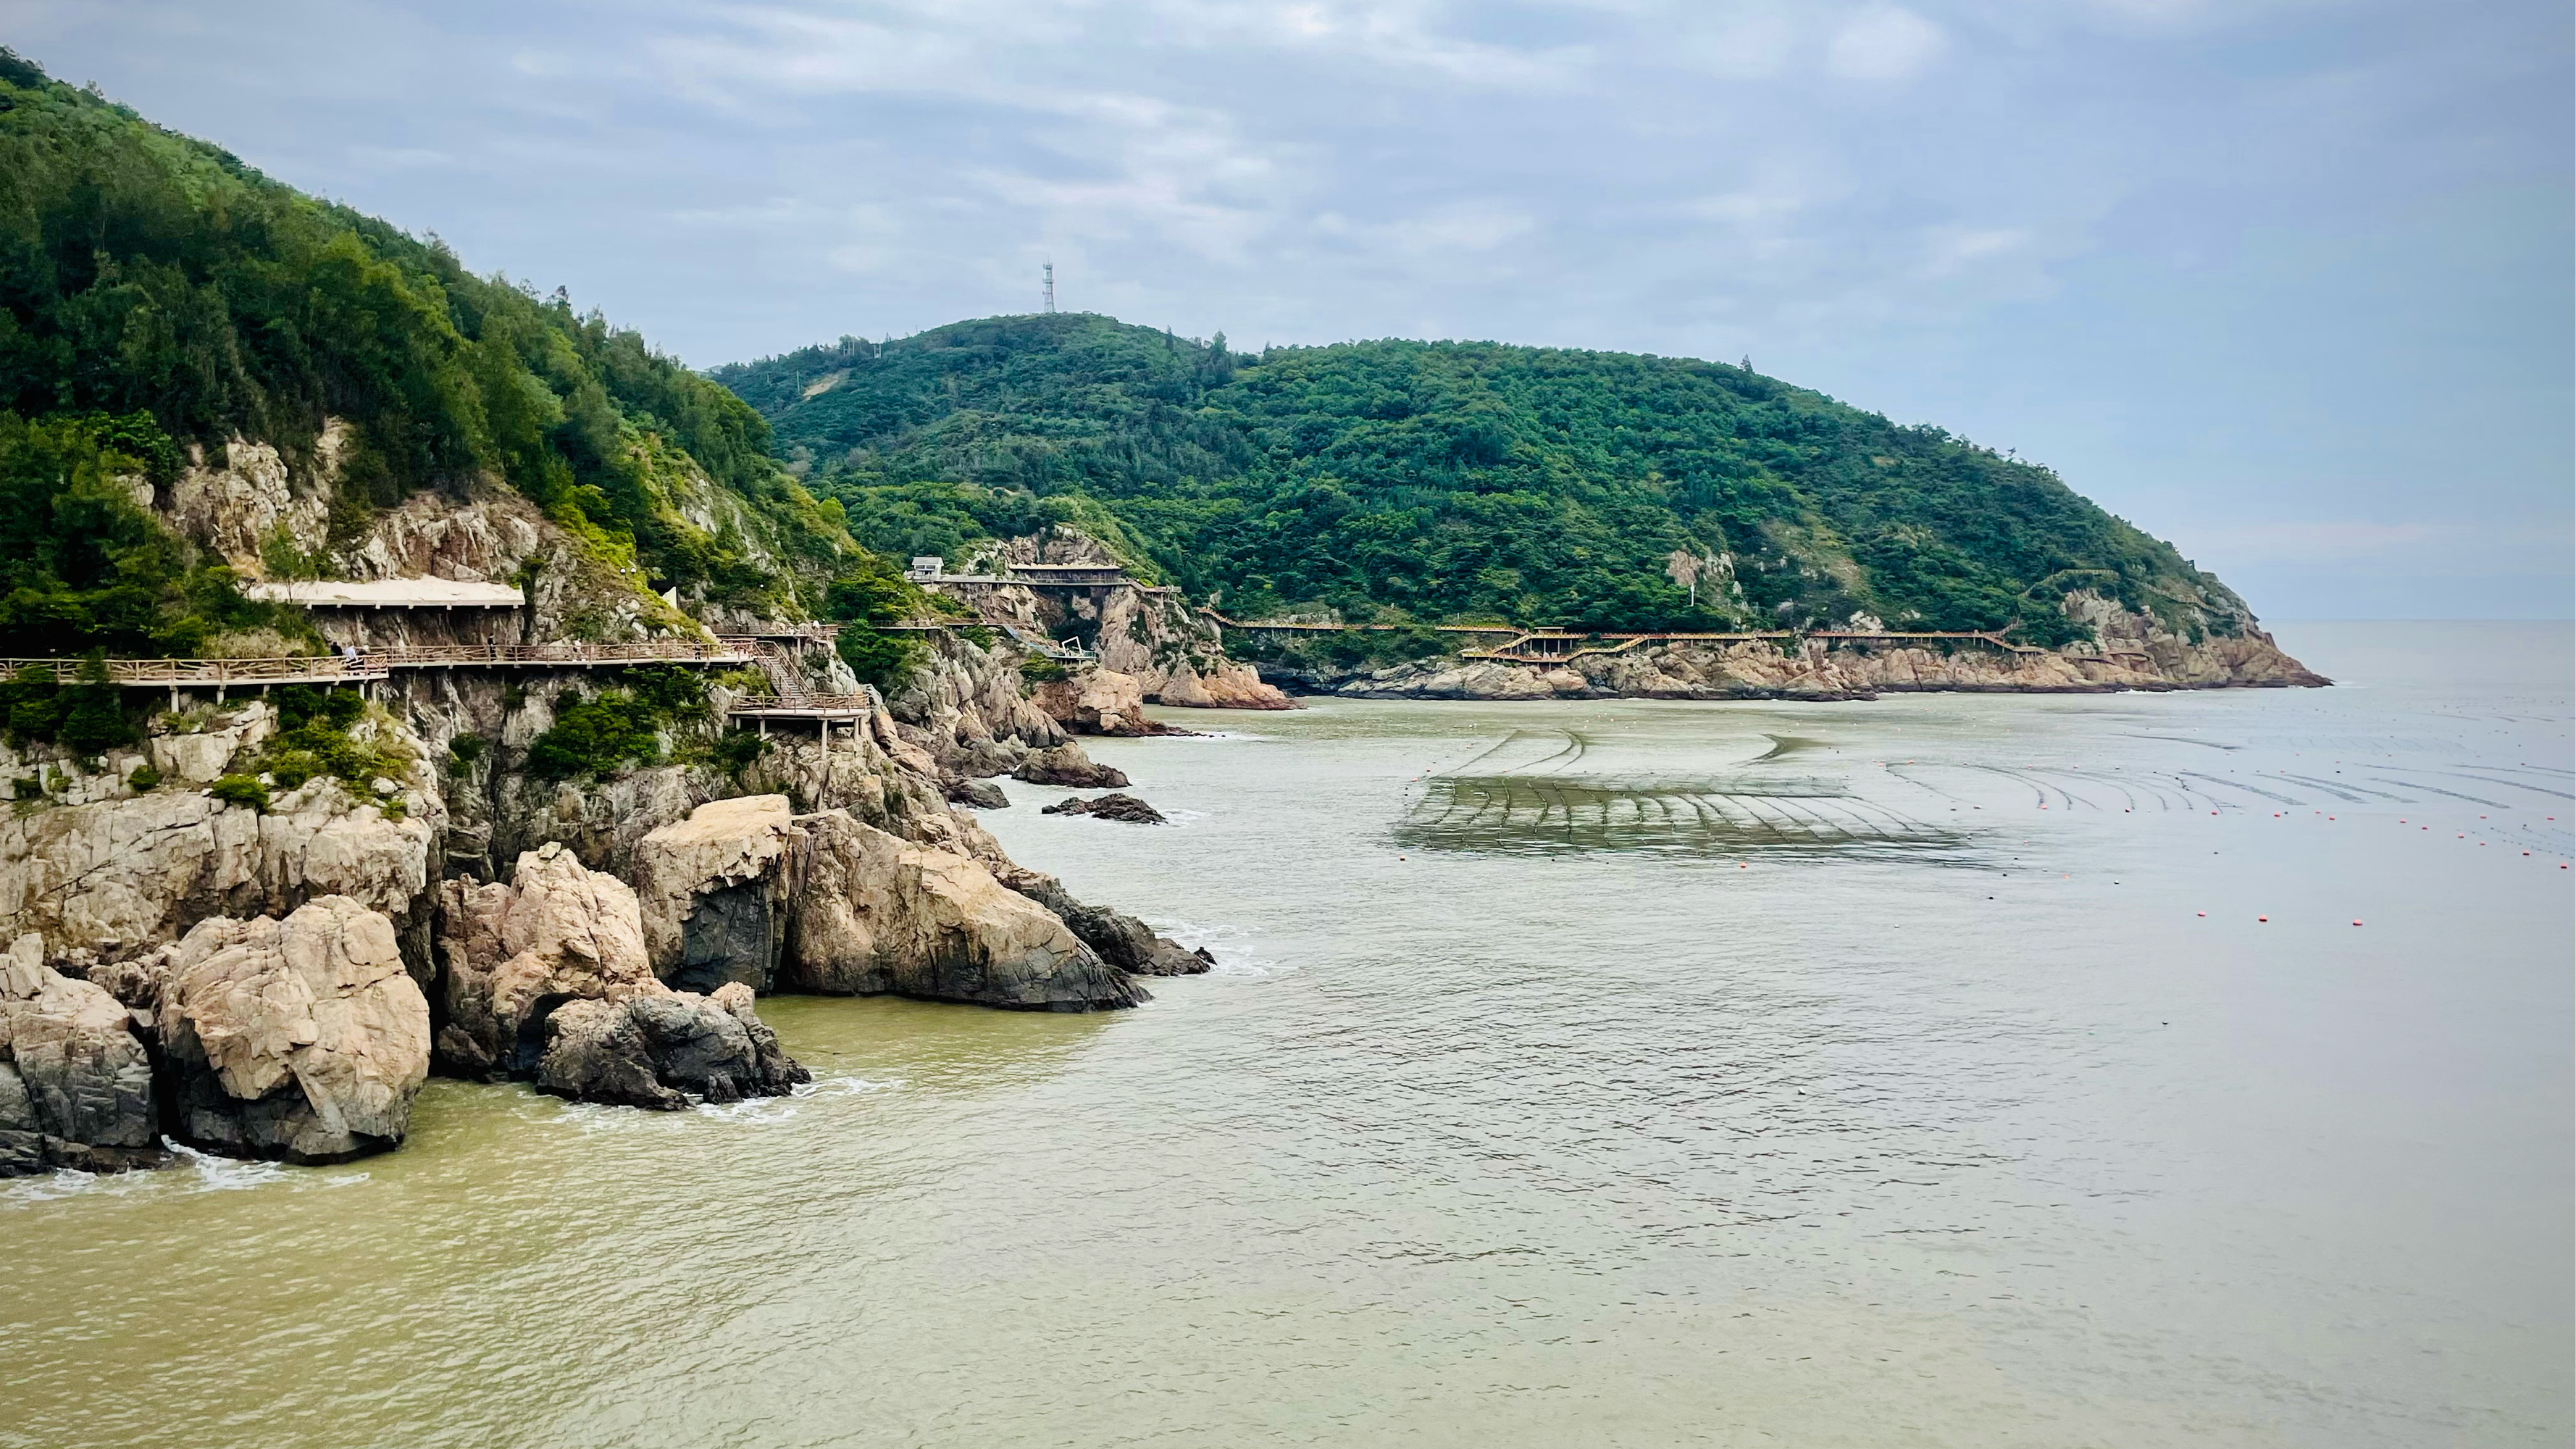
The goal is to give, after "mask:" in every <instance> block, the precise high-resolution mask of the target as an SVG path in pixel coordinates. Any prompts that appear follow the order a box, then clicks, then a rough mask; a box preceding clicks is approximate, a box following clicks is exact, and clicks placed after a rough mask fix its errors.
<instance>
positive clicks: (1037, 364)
mask: <svg viewBox="0 0 2576 1449" xmlns="http://www.w3.org/2000/svg"><path fill="white" fill-rule="evenodd" d="M712 375H713V376H714V377H715V378H716V379H717V380H719V381H721V382H723V383H725V384H726V385H727V386H729V387H731V388H732V389H734V391H736V392H737V393H739V394H740V395H741V396H742V397H743V398H744V399H745V400H747V401H749V402H750V403H751V404H752V405H753V406H754V407H756V408H758V409H759V410H760V412H761V413H762V414H763V415H764V416H766V417H767V418H768V419H769V420H770V424H771V427H772V429H773V431H774V433H775V436H776V439H777V446H778V447H779V449H780V450H781V456H782V458H783V459H785V460H786V461H787V462H788V464H789V467H790V468H791V470H792V471H794V472H796V473H798V474H800V475H801V476H802V477H803V478H804V479H805V481H806V483H807V485H808V486H809V487H810V488H812V489H813V490H814V492H816V493H817V494H819V495H822V496H824V497H828V498H834V499H837V500H839V501H840V502H841V503H842V504H843V505H844V506H845V508H846V509H847V511H848V515H849V519H850V524H851V528H852V531H853V532H854V533H856V534H857V535H858V536H859V538H860V539H861V540H862V541H863V542H865V543H867V544H869V545H870V546H872V547H874V548H877V549H880V550H884V551H888V552H892V553H897V554H906V553H940V554H951V555H953V554H955V553H957V552H958V551H959V550H960V549H961V548H962V547H963V546H964V545H965V544H966V543H967V542H968V541H969V540H971V539H973V538H976V537H979V536H984V535H991V534H1002V535H1007V534H1012V533H1017V532H1023V531H1026V530H1027V529H1029V528H1030V527H1033V526H1034V525H1036V524H1038V523H1041V522H1046V521H1072V522H1079V523H1081V524H1083V525H1084V526H1085V527H1087V528H1089V529H1090V530H1091V531H1093V532H1095V533H1100V534H1103V535H1105V536H1107V537H1108V538H1109V539H1110V540H1111V542H1112V543H1113V544H1114V545H1115V546H1117V547H1119V548H1121V549H1122V550H1123V551H1125V552H1126V553H1127V554H1128V555H1129V557H1130V561H1131V562H1132V563H1135V564H1137V565H1139V566H1141V567H1143V568H1144V569H1146V570H1147V571H1148V572H1154V573H1159V574H1160V575H1162V576H1164V577H1166V578H1168V579H1169V580H1170V581H1172V582H1175V583H1179V584H1181V585H1183V586H1184V587H1185V588H1187V589H1188V590H1190V592H1191V593H1192V594H1194V595H1199V596H1207V595H1216V594H1220V593H1221V594H1222V598H1223V601H1224V603H1225V604H1226V606H1227V609H1228V612H1232V613H1239V614H1263V613H1268V612H1270V611H1273V610H1280V609H1290V608H1295V607H1299V606H1326V607H1332V608H1336V609H1339V610H1341V611H1343V612H1344V613H1345V614H1348V615H1350V616H1353V617H1404V618H1413V619H1419V620H1426V621H1436V620H1453V619H1476V618H1486V619H1505V620H1510V621H1514V622H1548V623H1564V624H1575V625H1590V626H1594V627H1623V626H1624V627H1654V628H1664V627H1723V626H1727V625H1746V624H1759V625H1764V626H1771V627H1778V626H1782V625H1796V626H1809V625H1814V626H1822V625H1826V624H1841V623H1843V622H1845V621H1847V620H1848V619H1850V618H1851V616H1852V615H1853V614H1854V613H1856V612H1858V613H1866V614H1870V615H1873V616H1876V617H1877V618H1879V619H1881V620H1883V621H1884V622H1885V623H1886V624H1887V625H1888V626H1889V627H1891V628H1921V629H1999V628H2009V629H2011V630H2012V631H2013V633H2014V637H2016V638H2019V639H2024V640H2028V641H2030V642H2034V643H2041V644H2054V643H2058V642H2063V641H2064V640H2066V639H2068V638H2070V637H2073V635H2074V632H2075V626H2074V625H2072V624H2070V623H2069V622H2068V621H2067V619H2066V618H2065V616H2064V615H2063V614H2062V613H2061V612H2060V609H2059V602H2060V600H2061V599H2062V598H2063V597H2064V595H2065V594H2066V593H2067V592H2068V591H2070V590H2072V589H2076V588H2092V589H2094V590H2095V591H2097V592H2100V593H2102V594H2105V595H2108V596H2112V597H2116V598H2118V599H2119V600H2121V601H2122V602H2124V603H2126V604H2127V605H2129V606H2130V607H2132V608H2135V609H2138V610H2140V611H2142V612H2151V613H2155V614H2158V615H2159V616H2161V617H2163V618H2164V619H2165V621H2166V622H2167V623H2168V624H2169V625H2171V626H2173V627H2176V628H2179V629H2183V630H2188V631H2195V632H2196V631H2199V630H2203V629H2207V630H2214V631H2217V632H2221V633H2229V632H2234V631H2235V630H2237V629H2239V628H2241V627H2243V625H2244V624H2245V623H2246V622H2247V620H2248V617H2249V616H2247V615H2246V613H2245V610H2244V606H2243V604H2242V603H2241V602H2240V601H2239V600H2237V599H2236V597H2235V596H2234V595H2233V594H2232V593H2230V592H2229V591H2228V590H2227V589H2226V588H2225V587H2224V586H2223V585H2221V584H2219V583H2218V581H2217V580H2216V579H2214V578H2212V577H2210V576H2209V575H2206V574H2203V573H2201V572H2199V571H2198V570H2196V569H2194V568H2193V567H2192V566H2191V565H2190V564H2188V563H2187V562H2185V561H2184V560H2183V559H2182V557H2181V556H2180V555H2179V554H2177V553H2176V552H2175V551H2174V549H2173V548H2172V547H2171V546H2170V545H2167V544H2164V543H2161V542H2159V541H2157V540H2155V539H2153V538H2150V537H2148V536H2147V535H2146V534H2144V533H2141V532H2140V531H2138V530H2137V529H2135V528H2132V527H2130V526H2129V525H2128V524H2126V523H2124V522H2122V521H2120V520H2119V519H2116V518H2114V517H2112V516H2111V515H2109V514H2108V513H2105V512H2104V511H2103V510H2101V509H2100V508H2097V507H2095V506H2094V505H2093V504H2091V503H2089V502H2087V501H2086V500H2085V499H2083V498H2082V497H2080V496H2078V495H2077V494H2076V493H2075V492H2074V491H2073V490H2071V489H2069V488H2068V487H2067V486H2066V485H2065V484H2064V483H2063V482H2061V481H2060V480H2059V479H2058V478H2057V476H2056V475H2055V474H2054V473H2051V472H2050V471H2048V470H2047V469H2045V468H2042V467H2037V466H2034V465H2032V464H2028V463H2021V462H2015V461H2011V460H2008V459H2005V458H2003V457H2000V456H1998V455H1997V454H1995V453H1993V452H1991V451H1989V450H1986V449H1983V448H1978V447H1975V446H1972V445H1970V444H1968V443H1966V442H1964V441H1962V440H1960V439H1957V438H1953V437H1951V436H1950V435H1948V434H1947V433H1945V432H1943V431H1941V430H1940V429H1938V428H1929V427H1899V426H1897V425H1895V424H1893V423H1891V422H1889V421H1888V420H1887V419H1886V418H1884V417H1881V416H1879V415H1877V414H1874V413H1868V412H1864V411H1861V410H1860V409H1857V408H1853V407H1849V406H1846V405H1844V404H1841V403H1838V402H1835V401H1834V400H1833V399H1831V398H1828V397H1825V396H1823V395H1821V394H1818V393H1814V392H1809V391H1806V390H1804V389H1801V388H1797V387H1792V386H1790V385H1788V384H1786V383H1783V382H1780V381H1778V380H1776V379H1773V378H1769V377H1764V376H1762V375H1760V374H1758V373H1754V372H1751V371H1748V370H1746V369H1744V368H1741V367H1736V366H1731V365H1727V364H1723V363H1711V362H1701V361H1696V360H1692V359H1687V358H1665V357H1644V356H1634V355H1629V354H1622V353H1606V352H1582V351H1570V350H1560V349H1551V348H1529V347H1505V346H1498V345H1495V344H1490V343H1449V342H1442V343H1423V342H1405V341H1385V342H1361V343H1350V344H1343V345H1338V346H1331V347H1305V348H1272V349H1270V350H1268V351H1266V352H1264V353H1261V354H1259V355H1257V356H1256V355H1250V354H1238V353H1234V352H1230V351H1228V350H1227V348H1226V346H1225V340H1224V338H1223V336H1222V335H1220V336H1218V337H1217V338H1216V339H1215V340H1213V341H1212V342H1208V343H1201V342H1197V341H1194V340H1190V339H1186V338H1177V337H1173V336H1171V335H1170V334H1168V333H1163V332H1156V331H1153V330H1151V329H1148V328H1142V327H1131V326H1126V325H1123V324H1121V323H1119V322H1117V321H1115V320H1113V319H1111V318H1107V317H1100V316H1092V315H1043V316H1027V317H1000V318H990V319H986V320H983V321H976V322H961V323H957V324H954V325H951V326H947V327H942V328H938V329H936V330H933V331H930V332H925V333H922V334H920V335H918V336H915V337H909V338H904V339H901V340H898V341H892V342H888V343H884V344H878V343H871V342H867V341H865V340H862V339H851V338H845V339H843V340H842V341H841V342H840V343H837V344H832V345H826V346H822V347H814V348H808V349H805V350H804V351H801V352H795V353H790V354H788V355H786V356H783V357H776V358H770V359H765V360H763V361H760V362H755V363H750V364H739V365H735V366H731V367H725V368H719V369H717V370H716V371H715V372H714V373H713V374H712ZM1677 554H1679V555H1683V556H1685V557H1684V558H1683V559H1682V560H1678V561H1677V560H1676V558H1675V555H1677ZM1691 582H1695V583H1696V585H1697V602H1696V603H1695V604H1694V603H1693V601H1692V597H1691V595H1692V589H1691V588H1690V587H1689V584H1690V583H1691Z"/></svg>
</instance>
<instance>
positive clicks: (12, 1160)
mask: <svg viewBox="0 0 2576 1449" xmlns="http://www.w3.org/2000/svg"><path fill="white" fill-rule="evenodd" d="M132 1023H133V1018H132V1016H131V1015H130V1014H129V1013H128V1012H127V1010H126V1008H125V1007H124V1006H122V1005H120V1004H118V1002H117V1000H116V998H115V997H113V996H111V995H109V994H108V993H107V990H106V989H105V988H104V987H100V986H96V985H93V984H91V983H90V982H87V981H81V980H76V979H74V978H72V977H68V976H65V975H63V974H62V973H61V972H58V971H56V970H54V969H53V968H52V967H50V966H47V965H46V964H45V953H44V938H43V937H42V936H39V935H37V934H35V933H33V932H29V933H26V934H23V935H21V936H19V937H18V939H17V940H16V941H15V942H14V943H12V945H11V946H10V948H9V952H8V954H7V955H6V956H0V1177H13V1176H18V1175H21V1174H24V1173H30V1172H47V1171H51V1170H53V1169H55V1168H59V1167H72V1168H79V1169H82V1170H84V1171H89V1172H103V1171H115V1170H118V1169H122V1168H128V1167H148V1166H150V1165H152V1164H153V1163H155V1162H158V1161H159V1160H160V1157H161V1151H160V1146H159V1144H160V1140H161V1119H160V1112H159V1110H158V1108H157V1107H156V1105H155V1103H154V1100H153V1092H152V1063H151V1059H150V1054H149V1053H148V1052H147V1051H146V1050H145V1048H144V1044H143V1043H142V1042H141V1041H140V1040H138V1039H137V1038H136V1037H135V1035H134V1032H133V1030H132Z"/></svg>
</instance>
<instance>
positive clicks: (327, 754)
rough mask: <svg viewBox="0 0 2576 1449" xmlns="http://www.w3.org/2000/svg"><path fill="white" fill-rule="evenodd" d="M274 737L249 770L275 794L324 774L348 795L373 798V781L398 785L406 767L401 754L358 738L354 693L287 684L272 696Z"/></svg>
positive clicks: (361, 710)
mask: <svg viewBox="0 0 2576 1449" xmlns="http://www.w3.org/2000/svg"><path fill="white" fill-rule="evenodd" d="M276 701H277V722H278V732H277V733H276V734H274V735H271V736H270V737H269V738H268V741H267V742H266V743H265V744H263V745H261V746H260V750H259V754H258V756H257V757H256V759H255V760H254V761H253V766H254V768H255V769H256V770H257V771H258V772H259V773H261V774H265V775H267V776H268V777H269V778H270V779H271V780H272V781H274V782H275V783H276V785H277V788H279V789H281V790H293V789H295V788H297V787H299V786H301V785H303V784H304V783H305V782H306V781H308V780H311V779H314V778H316V777H317V776H323V775H328V776H330V777H332V778H333V779H336V780H338V781H339V782H340V783H341V784H342V785H345V786H347V787H348V788H349V790H350V792H351V793H352V794H356V795H360V796H363V797H365V798H368V799H373V798H375V782H376V780H378V779H379V778H383V779H390V780H399V779H401V778H403V776H404V775H405V773H407V772H408V771H409V769H410V766H411V758H410V756H409V755H407V754H405V753H404V752H403V751H402V750H400V749H398V748H395V747H393V746H390V745H384V744H378V743H376V742H374V741H373V740H367V739H360V738H358V737H357V736H356V735H355V734H353V733H352V730H353V727H354V726H356V725H357V723H358V722H359V721H360V720H361V719H363V718H365V716H366V713H367V701H366V699H365V698H364V697H363V696H361V695H360V694H359V693H358V692H357V691H356V690H354V689H316V688H314V687H313V686H311V685H308V684H290V685H287V686H285V687H284V688H282V689H280V690H278V691H277V695H276Z"/></svg>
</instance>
